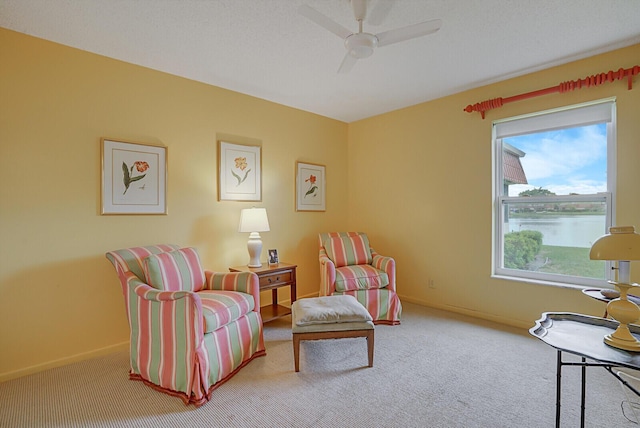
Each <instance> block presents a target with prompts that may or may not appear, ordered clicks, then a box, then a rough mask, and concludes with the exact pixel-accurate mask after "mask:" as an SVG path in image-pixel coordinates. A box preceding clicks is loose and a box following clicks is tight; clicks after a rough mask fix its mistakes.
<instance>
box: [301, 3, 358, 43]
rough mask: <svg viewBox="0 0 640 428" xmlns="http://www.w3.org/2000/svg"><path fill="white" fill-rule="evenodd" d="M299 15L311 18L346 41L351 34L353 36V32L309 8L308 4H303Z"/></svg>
mask: <svg viewBox="0 0 640 428" xmlns="http://www.w3.org/2000/svg"><path fill="white" fill-rule="evenodd" d="M298 13H299V14H300V15H302V16H304V17H306V18H309V19H310V20H312V21H313V22H315V23H316V24H318V25H319V26H321V27H323V28H326V29H327V30H329V31H331V32H332V33H333V34H335V35H336V36H338V37H340V38H341V39H346V38H347V37H349V36H350V35H351V34H353V31H349V30H348V29H346V28H344V27H343V26H342V25H340V24H338V23H337V22H335V21H334V20H332V19H331V18H329V17H328V16H326V15H323V14H322V13H320V12H318V11H317V10H315V9H314V8H312V7H310V6H307V5H306V4H303V5H301V6H300V7H299V8H298Z"/></svg>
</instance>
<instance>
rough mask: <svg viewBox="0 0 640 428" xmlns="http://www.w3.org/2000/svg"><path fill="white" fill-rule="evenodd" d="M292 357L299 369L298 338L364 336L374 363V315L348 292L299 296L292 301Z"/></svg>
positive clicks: (318, 338)
mask: <svg viewBox="0 0 640 428" xmlns="http://www.w3.org/2000/svg"><path fill="white" fill-rule="evenodd" d="M291 330H292V333H293V359H294V361H295V368H296V372H299V371H300V341H301V340H320V339H343V338H348V337H366V338H367V349H368V352H369V367H373V332H374V326H373V318H371V315H370V314H369V312H367V310H366V309H365V307H364V306H362V305H361V304H360V303H359V302H358V301H357V300H356V298H355V297H353V296H347V295H339V296H324V297H314V298H310V299H300V300H296V301H295V302H293V304H292V305H291Z"/></svg>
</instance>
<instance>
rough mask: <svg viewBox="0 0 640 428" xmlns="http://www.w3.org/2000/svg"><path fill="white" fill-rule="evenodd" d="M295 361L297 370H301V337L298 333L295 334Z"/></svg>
mask: <svg viewBox="0 0 640 428" xmlns="http://www.w3.org/2000/svg"><path fill="white" fill-rule="evenodd" d="M293 362H294V365H295V368H296V372H299V371H300V337H298V335H297V334H295V333H294V334H293Z"/></svg>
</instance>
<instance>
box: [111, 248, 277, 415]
mask: <svg viewBox="0 0 640 428" xmlns="http://www.w3.org/2000/svg"><path fill="white" fill-rule="evenodd" d="M176 250H179V247H178V246H176V245H155V246H148V247H135V248H129V249H123V250H117V251H110V252H108V253H107V254H106V256H107V258H108V259H109V260H110V261H111V263H113V265H114V267H115V269H116V272H117V274H118V277H119V278H120V283H121V286H122V291H123V294H124V298H125V306H126V309H127V317H128V320H129V327H130V378H131V379H135V380H142V381H143V382H144V383H145V384H147V385H149V386H151V387H153V388H154V389H156V390H159V391H162V392H165V393H167V394H170V395H174V396H178V397H180V398H181V399H182V400H183V401H184V402H185V404H190V403H192V404H195V405H196V406H201V405H203V404H204V403H206V402H207V401H208V400H209V399H210V398H211V393H212V392H213V390H214V389H216V388H217V387H219V386H220V385H222V384H223V383H224V382H225V381H226V380H228V379H229V378H231V376H233V375H234V374H235V373H237V372H238V371H239V370H240V369H241V368H242V367H244V366H245V365H246V364H248V363H249V362H250V361H251V360H252V359H253V358H255V357H258V356H262V355H265V348H264V338H263V329H262V328H263V327H262V318H261V317H260V288H259V284H258V276H257V275H255V274H254V273H250V272H242V273H215V272H211V271H202V272H201V274H202V275H203V278H202V279H203V280H202V281H201V278H200V275H199V274H198V273H197V272H196V270H197V269H195V267H196V264H194V260H195V259H194V258H193V257H194V254H195V257H196V259H198V258H197V253H195V250H193V249H185V250H188V251H182V252H176ZM192 250H193V251H192ZM169 253H174V254H172V255H171V256H164V254H169ZM185 257H186V259H189V261H190V262H191V264H190V268H189V269H190V270H191V274H190V275H191V279H189V280H187V279H185V278H186V277H185V276H184V273H185V271H184V268H185V265H180V262H179V261H180V260H182V261H184V262H186V260H185V259H184V258H185ZM145 263H146V264H147V265H150V266H154V267H153V268H152V269H151V271H153V269H155V268H157V269H159V270H158V271H157V272H155V273H154V274H155V275H160V273H159V272H161V271H162V272H163V273H162V274H161V275H160V277H161V278H160V279H161V282H162V286H161V288H162V289H157V288H154V287H151V286H150V285H149V284H148V283H147V281H146V280H145V274H144V273H145ZM176 263H177V265H180V266H181V267H180V268H177V267H176ZM156 264H157V266H156ZM172 264H173V268H169V267H168V266H170V265H172ZM198 264H199V259H198ZM161 268H162V269H164V271H163V270H162V269H161ZM171 269H174V271H173V272H171V274H169V272H168V271H167V270H171ZM147 270H148V271H149V266H148V267H147ZM178 272H180V273H181V275H180V276H179V277H180V279H179V280H178V279H177V278H178V277H177V276H175V275H176V274H177V273H178ZM194 278H195V279H194ZM156 279H158V278H156ZM174 281H178V282H180V284H179V285H175V283H174ZM190 281H191V282H190ZM198 284H199V285H198ZM156 285H158V284H156ZM191 288H193V289H194V290H199V291H192V290H191Z"/></svg>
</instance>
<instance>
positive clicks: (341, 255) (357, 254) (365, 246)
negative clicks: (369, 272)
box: [324, 234, 371, 268]
mask: <svg viewBox="0 0 640 428" xmlns="http://www.w3.org/2000/svg"><path fill="white" fill-rule="evenodd" d="M324 248H325V250H326V251H327V256H328V257H329V258H330V259H331V261H333V263H334V264H335V265H336V267H337V268H338V267H343V266H351V265H368V264H371V249H370V248H369V238H367V235H365V234H361V235H350V236H333V237H330V238H328V239H327V240H326V241H325V242H324Z"/></svg>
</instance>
